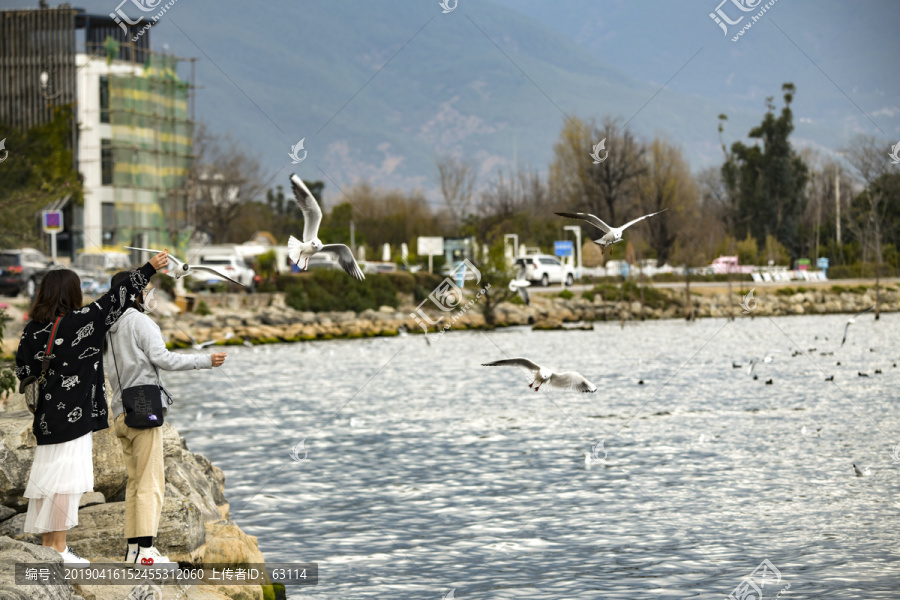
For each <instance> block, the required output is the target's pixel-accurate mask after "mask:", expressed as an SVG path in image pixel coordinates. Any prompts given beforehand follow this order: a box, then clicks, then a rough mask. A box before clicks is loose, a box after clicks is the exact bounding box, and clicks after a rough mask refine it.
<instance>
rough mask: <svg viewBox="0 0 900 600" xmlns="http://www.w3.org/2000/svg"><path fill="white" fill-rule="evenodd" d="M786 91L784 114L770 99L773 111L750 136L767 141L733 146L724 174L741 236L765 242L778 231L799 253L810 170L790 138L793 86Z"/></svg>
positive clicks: (795, 253)
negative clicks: (778, 113) (776, 113)
mask: <svg viewBox="0 0 900 600" xmlns="http://www.w3.org/2000/svg"><path fill="white" fill-rule="evenodd" d="M781 89H782V91H783V92H784V108H783V109H782V110H781V114H780V115H778V116H776V115H775V105H774V104H773V101H772V100H773V99H772V97H769V98H767V99H766V108H767V109H768V110H767V111H766V115H765V117H763V120H762V123H761V124H760V125H759V126H757V127H754V128H753V129H751V130H750V133H749V134H748V136H749V137H750V138H751V139H757V140H761V141H762V144H753V145H752V146H747V145H745V144H744V143H743V142H735V143H734V144H732V145H731V152H730V153H728V155H727V158H726V161H725V163H724V164H723V165H722V177H723V179H724V181H725V185H726V187H727V189H728V193H729V195H731V196H732V200H733V202H732V205H733V206H734V207H735V210H736V214H735V215H733V218H734V220H733V223H734V228H735V231H734V234H735V237H736V238H738V239H742V238H744V237H745V236H746V235H747V234H749V235H751V236H752V237H753V238H755V239H756V241H757V244H760V245H762V244H765V241H766V237H767V236H769V235H773V236H775V238H776V239H777V240H778V241H779V242H781V244H783V245H784V246H785V247H786V248H788V250H789V251H790V253H791V255H792V256H793V257H797V256H799V253H800V240H799V235H798V223H799V220H800V217H801V215H802V214H803V211H804V209H805V208H806V193H805V189H806V181H807V178H808V169H807V166H806V164H805V163H804V162H803V160H802V159H801V158H800V156H799V155H797V153H796V152H794V149H793V148H792V147H791V143H790V140H789V137H790V135H791V133H792V132H793V131H794V115H793V113H792V112H791V101H792V100H793V98H794V92H795V88H794V84H792V83H785V84H784V85H783V86H781Z"/></svg>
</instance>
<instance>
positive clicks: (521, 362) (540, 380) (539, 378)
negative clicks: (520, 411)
mask: <svg viewBox="0 0 900 600" xmlns="http://www.w3.org/2000/svg"><path fill="white" fill-rule="evenodd" d="M481 366H482V367H519V368H522V369H525V370H526V371H528V372H529V373H530V374H531V376H532V381H531V383H529V384H528V387H533V388H534V391H538V389H540V387H541V386H542V385H543V384H545V383H549V385H550V387H552V388H557V389H561V390H576V391H579V392H596V391H597V386H595V385H594V384H593V383H591V382H590V381H588V380H587V379H585V378H584V377H583V376H582V375H581V374H579V373H576V372H575V371H565V372H563V373H554V372H553V371H551V370H550V369H547V368H545V367H542V366H540V365H539V364H537V363H534V362H532V361H530V360H528V359H527V358H508V359H505V360H495V361H494V362H489V363H483V364H482V365H481Z"/></svg>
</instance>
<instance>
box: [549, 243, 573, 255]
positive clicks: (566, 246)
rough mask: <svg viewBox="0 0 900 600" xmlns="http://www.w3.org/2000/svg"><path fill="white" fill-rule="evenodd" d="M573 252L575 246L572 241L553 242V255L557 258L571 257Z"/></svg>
mask: <svg viewBox="0 0 900 600" xmlns="http://www.w3.org/2000/svg"><path fill="white" fill-rule="evenodd" d="M574 251H575V245H574V244H573V243H572V240H563V241H556V242H553V254H555V255H556V256H559V257H563V256H572V253H573V252H574Z"/></svg>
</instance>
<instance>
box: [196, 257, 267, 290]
mask: <svg viewBox="0 0 900 600" xmlns="http://www.w3.org/2000/svg"><path fill="white" fill-rule="evenodd" d="M200 264H201V265H203V266H205V267H210V268H213V269H215V270H216V271H219V272H220V273H222V274H223V275H227V276H228V277H231V278H232V279H234V280H235V281H237V282H238V283H240V284H241V285H243V286H244V287H246V288H247V291H248V292H251V291H253V289H254V288H255V287H256V271H254V270H253V269H251V268H250V267H249V266H248V265H247V263H245V262H244V259H243V258H241V257H240V256H237V255H231V256H225V255H221V256H219V255H210V256H201V257H200ZM192 272H193V273H194V275H193V278H194V283H195V285H197V286H198V287H207V286H210V285H215V284H218V283H228V281H227V280H225V279H222V278H221V277H219V276H218V275H214V274H212V273H208V272H206V271H192Z"/></svg>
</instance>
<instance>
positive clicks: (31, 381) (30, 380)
mask: <svg viewBox="0 0 900 600" xmlns="http://www.w3.org/2000/svg"><path fill="white" fill-rule="evenodd" d="M60 319H62V317H57V318H56V323H54V324H53V329H51V330H50V339H49V340H47V349H46V350H45V351H44V360H43V361H42V362H41V376H40V377H38V376H37V375H30V376H28V377H26V378H25V379H23V380H22V381H21V382H20V383H19V393H20V394H24V395H25V406H27V407H28V410H29V411H31V414H34V413H36V412H37V407H38V402H40V401H41V385H43V383H44V381H46V378H47V372H48V371H49V369H50V354H51V353H52V352H53V338H54V337H56V328H57V327H58V326H59V320H60Z"/></svg>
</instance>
